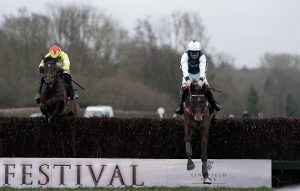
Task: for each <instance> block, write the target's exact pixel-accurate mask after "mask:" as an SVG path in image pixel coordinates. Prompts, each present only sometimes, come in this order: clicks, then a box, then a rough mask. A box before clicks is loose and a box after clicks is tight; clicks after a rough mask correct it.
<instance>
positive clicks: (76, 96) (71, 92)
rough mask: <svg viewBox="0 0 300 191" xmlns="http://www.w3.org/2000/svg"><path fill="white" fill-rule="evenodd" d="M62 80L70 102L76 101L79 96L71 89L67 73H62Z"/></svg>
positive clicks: (69, 76)
mask: <svg viewBox="0 0 300 191" xmlns="http://www.w3.org/2000/svg"><path fill="white" fill-rule="evenodd" d="M63 78H64V81H65V86H66V89H67V92H68V96H69V97H70V98H71V100H75V99H78V98H79V95H78V94H77V92H76V91H75V89H74V88H73V85H72V77H71V75H70V74H68V73H63Z"/></svg>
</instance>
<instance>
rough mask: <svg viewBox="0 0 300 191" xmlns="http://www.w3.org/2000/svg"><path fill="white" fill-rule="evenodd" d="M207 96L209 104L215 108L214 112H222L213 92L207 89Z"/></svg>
mask: <svg viewBox="0 0 300 191" xmlns="http://www.w3.org/2000/svg"><path fill="white" fill-rule="evenodd" d="M205 96H206V97H207V99H208V102H209V104H210V105H211V107H212V108H213V110H216V111H220V110H221V109H222V108H223V107H222V106H221V105H220V104H218V103H217V102H216V99H215V96H214V94H213V92H212V90H210V89H207V90H206V91H205Z"/></svg>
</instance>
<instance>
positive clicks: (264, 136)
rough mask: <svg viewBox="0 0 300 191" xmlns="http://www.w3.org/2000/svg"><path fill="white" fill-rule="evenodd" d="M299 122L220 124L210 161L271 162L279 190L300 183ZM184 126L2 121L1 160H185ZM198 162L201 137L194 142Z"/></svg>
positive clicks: (142, 121)
mask: <svg viewBox="0 0 300 191" xmlns="http://www.w3.org/2000/svg"><path fill="white" fill-rule="evenodd" d="M299 137H300V119H292V118H265V119H254V118H253V119H252V118H249V119H220V120H216V121H215V123H214V125H212V126H211V128H210V136H209V144H208V156H209V158H214V159H271V160H272V161H273V171H272V172H273V179H272V181H273V182H272V184H273V186H274V187H278V186H283V185H286V184H290V183H297V182H298V183H299V182H300V165H299V161H300V138H299ZM183 140H184V132H183V121H182V120H180V119H150V118H134V119H126V118H78V119H75V118H60V119H57V120H56V121H55V122H54V123H53V124H51V125H48V124H47V123H46V122H45V119H44V118H16V117H0V157H32V158H37V157H43V158H52V157H66V158H142V159H147V158H148V159H149V158H150V159H185V148H184V142H183ZM192 141H193V158H200V153H201V148H200V137H199V136H198V135H197V134H195V135H194V136H193V140H192Z"/></svg>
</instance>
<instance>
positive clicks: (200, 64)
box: [175, 40, 222, 115]
mask: <svg viewBox="0 0 300 191" xmlns="http://www.w3.org/2000/svg"><path fill="white" fill-rule="evenodd" d="M180 62H181V69H182V74H183V77H182V86H181V91H180V102H179V105H178V107H177V108H176V110H175V113H177V114H179V115H182V114H183V109H184V108H183V102H184V100H185V97H186V95H187V91H185V90H187V89H188V88H187V87H189V86H190V85H191V83H192V82H193V81H197V82H198V85H199V86H200V87H202V86H203V85H204V84H207V85H208V81H207V79H206V71H207V60H206V56H205V54H204V53H203V52H202V51H201V44H200V42H199V41H198V40H192V41H190V42H189V44H188V47H187V51H186V52H184V53H183V55H182V56H181V61H180ZM204 95H205V96H206V97H207V99H208V102H209V104H210V105H211V107H212V108H213V109H214V110H216V111H220V110H221V109H222V106H221V105H219V104H217V102H216V100H215V97H214V95H213V92H212V91H211V90H210V89H207V90H206V92H205V94H204Z"/></svg>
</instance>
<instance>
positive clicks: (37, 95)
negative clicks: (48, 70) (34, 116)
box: [34, 78, 44, 104]
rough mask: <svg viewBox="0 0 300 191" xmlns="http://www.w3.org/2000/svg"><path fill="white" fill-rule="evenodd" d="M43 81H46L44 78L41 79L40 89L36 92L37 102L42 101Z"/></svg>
mask: <svg viewBox="0 0 300 191" xmlns="http://www.w3.org/2000/svg"><path fill="white" fill-rule="evenodd" d="M43 83H44V78H42V79H41V82H40V87H39V91H38V93H37V94H36V96H35V97H34V99H35V101H36V103H37V104H40V102H41V91H42V87H43Z"/></svg>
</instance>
